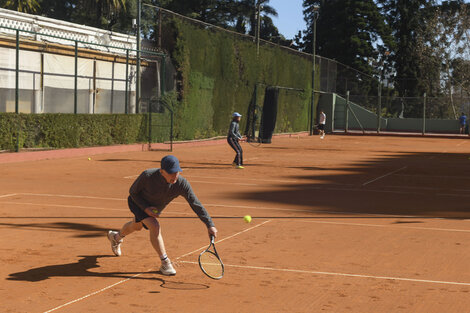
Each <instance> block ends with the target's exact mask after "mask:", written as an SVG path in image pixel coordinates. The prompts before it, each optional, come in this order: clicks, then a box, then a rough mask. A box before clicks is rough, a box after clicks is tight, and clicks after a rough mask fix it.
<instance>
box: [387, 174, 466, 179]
mask: <svg viewBox="0 0 470 313" xmlns="http://www.w3.org/2000/svg"><path fill="white" fill-rule="evenodd" d="M395 176H406V177H426V178H429V177H434V178H452V179H470V177H464V176H446V175H419V174H413V175H410V174H395Z"/></svg>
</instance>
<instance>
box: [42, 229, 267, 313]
mask: <svg viewBox="0 0 470 313" xmlns="http://www.w3.org/2000/svg"><path fill="white" fill-rule="evenodd" d="M268 222H269V221H265V222H263V223H261V224H258V225H256V226H253V227H250V228H247V229H245V230H243V231H241V232H238V233H235V234H233V235H231V236H229V237H226V238H224V239H221V240H218V241H217V242H222V241H224V240H227V239H230V238H233V237H235V236H237V235H240V234H243V233H245V232H247V231H249V230H252V229H255V228H257V227H259V226H261V225H264V224H266V223H268ZM205 248H206V246H204V247H202V248H199V249H197V250H194V251H192V252H189V253H186V254H184V255H182V256H179V257H177V258H176V260H178V259H180V258H182V257H184V256H188V255H190V254H193V253H195V252H197V251H200V250H202V249H205ZM179 262H181V261H179ZM151 270H153V269H152V268H151V269H148V270H147V271H146V272H142V273H139V274H135V275H133V276H131V277H129V278H126V279H123V280H121V281H118V282H117V283H114V284H112V285H109V286H107V287H104V288H102V289H100V290H97V291H94V292H92V293H89V294H87V295H85V296H83V297H80V298H78V299H75V300H72V301H69V302H67V303H64V304H62V305H59V306H58V307H55V308H53V309H50V310H48V311H45V312H44V313H49V312H53V311H56V310H58V309H61V308H63V307H65V306H67V305H70V304H73V303H76V302H78V301H81V300H83V299H86V298H89V297H91V296H94V295H96V294H99V293H101V292H103V291H105V290H108V289H110V288H112V287H114V286H117V285H119V284H122V283H125V282H127V281H129V280H131V279H133V278H136V277H138V276H140V275H142V274H145V273H147V272H149V271H151Z"/></svg>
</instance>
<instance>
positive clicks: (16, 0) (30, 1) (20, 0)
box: [0, 0, 40, 13]
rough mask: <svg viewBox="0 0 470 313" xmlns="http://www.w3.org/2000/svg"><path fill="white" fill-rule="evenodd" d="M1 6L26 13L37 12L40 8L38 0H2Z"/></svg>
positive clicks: (0, 0) (0, 1)
mask: <svg viewBox="0 0 470 313" xmlns="http://www.w3.org/2000/svg"><path fill="white" fill-rule="evenodd" d="M0 6H1V7H2V8H5V9H10V10H15V11H18V12H24V13H36V12H38V11H39V8H40V5H39V2H38V1H37V0H0Z"/></svg>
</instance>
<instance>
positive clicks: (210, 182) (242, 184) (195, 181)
mask: <svg viewBox="0 0 470 313" xmlns="http://www.w3.org/2000/svg"><path fill="white" fill-rule="evenodd" d="M191 183H203V184H217V185H220V182H218V181H201V180H191ZM224 185H240V186H259V184H244V183H227V182H224Z"/></svg>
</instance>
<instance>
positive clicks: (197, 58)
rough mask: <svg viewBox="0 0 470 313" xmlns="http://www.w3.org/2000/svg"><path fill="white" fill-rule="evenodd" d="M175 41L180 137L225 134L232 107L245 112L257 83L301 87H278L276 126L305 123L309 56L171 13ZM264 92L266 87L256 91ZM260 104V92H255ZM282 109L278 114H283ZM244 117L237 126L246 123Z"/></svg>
mask: <svg viewBox="0 0 470 313" xmlns="http://www.w3.org/2000/svg"><path fill="white" fill-rule="evenodd" d="M167 27H171V28H173V29H174V30H175V44H174V46H173V47H174V48H173V50H172V51H170V53H171V55H172V58H173V61H174V63H176V68H177V70H178V71H179V72H180V74H181V75H180V77H181V86H182V88H181V90H180V95H179V100H180V101H179V102H178V103H177V105H176V107H175V137H176V138H177V139H180V140H186V139H193V138H196V137H210V136H216V135H225V134H226V132H227V128H228V125H229V122H230V120H231V114H232V113H233V112H234V111H237V112H240V113H241V114H242V115H245V114H246V113H247V112H248V107H249V104H250V100H251V98H252V96H253V91H254V88H255V85H256V84H258V83H262V84H263V86H283V87H293V88H298V89H303V90H305V92H303V93H299V92H292V91H281V93H280V97H279V99H280V101H279V109H278V112H279V118H278V123H277V125H276V131H301V130H306V129H307V127H308V114H307V112H308V108H309V103H310V97H309V95H310V93H311V71H312V63H311V58H310V57H308V56H302V55H299V54H296V53H292V52H290V51H288V50H285V49H282V48H280V47H279V46H276V45H262V46H261V47H260V53H259V56H257V53H256V45H255V44H254V43H253V42H252V41H251V40H249V39H248V38H247V39H245V38H241V37H239V36H236V35H234V34H231V33H228V32H223V31H218V30H214V29H204V28H201V27H199V26H196V25H193V24H190V23H186V22H183V21H181V20H180V19H176V18H175V19H173V20H172V22H171V26H167ZM258 95H264V89H262V90H259V91H258ZM257 103H258V105H262V103H263V97H258V99H257ZM281 115H282V116H281ZM245 121H246V119H243V118H242V121H241V125H240V129H245V124H244V123H245Z"/></svg>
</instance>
